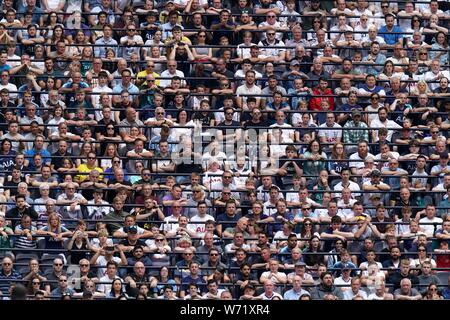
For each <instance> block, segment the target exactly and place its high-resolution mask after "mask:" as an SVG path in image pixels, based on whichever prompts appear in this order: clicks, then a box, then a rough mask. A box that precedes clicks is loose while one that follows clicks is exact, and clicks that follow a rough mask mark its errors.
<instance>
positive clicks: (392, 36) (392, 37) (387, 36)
mask: <svg viewBox="0 0 450 320" xmlns="http://www.w3.org/2000/svg"><path fill="white" fill-rule="evenodd" d="M402 32H403V30H402V28H400V27H399V26H394V27H393V28H392V31H388V29H387V27H386V26H382V27H381V28H380V30H378V35H379V36H380V37H382V38H383V39H384V41H385V42H386V44H389V45H393V44H396V43H397V42H398V41H399V39H402V38H403V34H402Z"/></svg>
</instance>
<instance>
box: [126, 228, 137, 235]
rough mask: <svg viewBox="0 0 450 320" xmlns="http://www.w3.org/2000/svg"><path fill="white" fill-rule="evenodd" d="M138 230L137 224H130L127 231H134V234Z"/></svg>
mask: <svg viewBox="0 0 450 320" xmlns="http://www.w3.org/2000/svg"><path fill="white" fill-rule="evenodd" d="M137 232H138V229H137V227H136V226H129V227H128V228H127V233H132V234H133V233H134V234H136V233H137Z"/></svg>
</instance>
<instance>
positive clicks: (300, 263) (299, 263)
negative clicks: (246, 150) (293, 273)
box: [295, 261, 306, 267]
mask: <svg viewBox="0 0 450 320" xmlns="http://www.w3.org/2000/svg"><path fill="white" fill-rule="evenodd" d="M295 266H296V267H306V263H304V262H302V261H299V262H296V263H295Z"/></svg>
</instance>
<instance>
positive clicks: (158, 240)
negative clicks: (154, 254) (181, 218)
mask: <svg viewBox="0 0 450 320" xmlns="http://www.w3.org/2000/svg"><path fill="white" fill-rule="evenodd" d="M155 241H156V242H160V241H164V239H156V240H155Z"/></svg>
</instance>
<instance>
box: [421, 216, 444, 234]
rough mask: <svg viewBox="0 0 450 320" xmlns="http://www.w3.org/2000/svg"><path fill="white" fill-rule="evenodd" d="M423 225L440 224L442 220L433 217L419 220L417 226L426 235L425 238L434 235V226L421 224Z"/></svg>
mask: <svg viewBox="0 0 450 320" xmlns="http://www.w3.org/2000/svg"><path fill="white" fill-rule="evenodd" d="M423 223H435V224H439V225H440V224H442V219H441V218H438V217H434V218H433V219H428V217H425V218H422V219H420V220H419V226H420V228H421V229H422V231H423V232H425V233H426V234H427V236H432V235H433V234H434V225H432V224H423Z"/></svg>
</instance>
